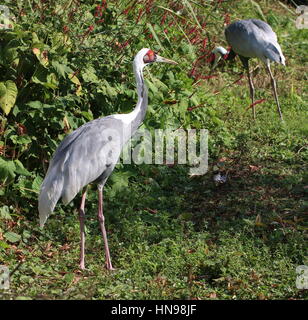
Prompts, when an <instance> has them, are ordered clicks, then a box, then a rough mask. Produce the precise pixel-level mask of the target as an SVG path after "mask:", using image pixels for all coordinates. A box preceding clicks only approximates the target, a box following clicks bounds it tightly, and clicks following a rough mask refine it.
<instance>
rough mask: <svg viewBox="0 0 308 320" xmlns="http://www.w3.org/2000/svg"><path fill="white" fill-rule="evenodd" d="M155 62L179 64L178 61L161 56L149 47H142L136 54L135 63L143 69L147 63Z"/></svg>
mask: <svg viewBox="0 0 308 320" xmlns="http://www.w3.org/2000/svg"><path fill="white" fill-rule="evenodd" d="M154 62H163V63H170V64H177V62H175V61H173V60H170V59H167V58H164V57H161V56H159V55H158V54H157V53H155V52H154V51H153V50H151V49H148V48H143V49H141V50H140V51H139V52H138V53H137V54H136V56H135V59H134V65H135V66H136V67H139V68H141V69H143V68H144V67H145V66H146V65H148V64H151V63H154Z"/></svg>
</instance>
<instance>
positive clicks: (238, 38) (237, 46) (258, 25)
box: [213, 19, 285, 120]
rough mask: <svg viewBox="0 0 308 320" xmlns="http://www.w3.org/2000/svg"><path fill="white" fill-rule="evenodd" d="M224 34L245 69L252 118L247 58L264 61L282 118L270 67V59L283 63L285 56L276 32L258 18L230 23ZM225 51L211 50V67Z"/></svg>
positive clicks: (218, 48) (254, 115) (221, 48)
mask: <svg viewBox="0 0 308 320" xmlns="http://www.w3.org/2000/svg"><path fill="white" fill-rule="evenodd" d="M225 36H226V39H227V42H228V44H229V45H230V46H231V50H233V51H234V52H235V53H236V54H238V55H239V57H240V59H241V61H242V63H243V65H244V68H245V69H246V70H247V76H248V82H249V87H250V97H251V101H252V112H253V118H254V119H255V118H256V111H255V105H254V85H253V82H252V77H251V74H250V71H249V59H250V58H258V59H260V60H261V61H263V62H264V64H265V66H266V69H267V71H268V73H269V75H270V78H271V84H272V88H273V92H274V96H275V100H276V104H277V111H278V113H279V117H280V119H281V120H283V117H282V112H281V108H280V104H279V100H278V95H277V88H276V82H275V79H274V77H273V74H272V71H271V68H270V62H271V61H275V62H278V63H281V64H282V65H285V57H284V56H283V54H282V51H281V48H280V45H279V43H278V41H277V35H276V33H275V32H274V31H273V30H272V28H271V27H270V26H269V25H268V24H267V23H266V22H264V21H261V20H258V19H248V20H240V21H236V22H233V23H231V24H230V25H229V26H228V27H227V28H226V29H225ZM226 53H227V50H226V49H224V48H223V47H217V48H215V49H214V50H213V54H214V55H215V60H214V66H213V68H215V67H216V65H217V63H218V61H219V60H220V59H221V58H222V56H224V55H226Z"/></svg>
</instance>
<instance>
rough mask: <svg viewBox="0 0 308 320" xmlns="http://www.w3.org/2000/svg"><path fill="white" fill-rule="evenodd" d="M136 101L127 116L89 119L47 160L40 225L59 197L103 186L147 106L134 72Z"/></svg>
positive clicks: (64, 198) (65, 199)
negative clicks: (90, 187) (87, 188)
mask: <svg viewBox="0 0 308 320" xmlns="http://www.w3.org/2000/svg"><path fill="white" fill-rule="evenodd" d="M135 76H136V79H137V91H138V93H139V99H138V102H137V106H136V108H135V109H134V111H132V112H131V113H129V114H117V115H110V116H107V117H104V118H99V119H95V120H92V121H90V122H88V123H86V124H84V125H83V126H81V127H79V128H78V129H76V130H75V131H73V132H72V133H71V134H69V135H68V136H66V137H65V139H64V140H63V141H62V142H61V143H60V145H59V146H58V148H57V150H56V152H55V153H54V155H53V157H52V160H51V161H50V164H49V168H48V171H47V173H46V177H45V179H44V181H43V183H42V186H41V190H40V195H39V205H38V209H39V213H40V225H41V226H43V225H44V224H45V222H46V220H47V218H48V217H49V215H50V214H51V213H52V212H53V210H54V208H55V206H56V204H57V202H58V201H59V199H60V198H62V202H63V203H64V204H67V203H69V202H70V201H71V200H72V199H73V198H74V197H75V196H76V194H77V193H78V192H79V191H81V190H82V188H83V187H85V186H86V185H88V184H89V183H92V182H95V183H97V184H98V185H100V186H101V187H103V186H104V184H105V182H106V181H107V179H108V177H109V176H110V174H111V173H112V171H113V169H114V167H115V165H116V163H117V161H118V159H119V157H120V154H121V150H122V148H123V146H124V144H125V143H126V142H127V141H128V140H129V139H130V138H131V136H132V135H133V134H134V133H135V131H136V130H137V129H138V127H139V126H140V124H141V123H142V121H143V119H144V117H145V114H146V109H147V105H148V93H147V88H146V86H144V85H143V76H142V74H141V73H138V72H136V70H135Z"/></svg>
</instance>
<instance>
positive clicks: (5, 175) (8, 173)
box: [0, 158, 16, 182]
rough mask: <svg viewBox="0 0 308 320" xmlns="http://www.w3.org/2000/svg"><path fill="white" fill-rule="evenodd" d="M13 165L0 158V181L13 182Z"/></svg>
mask: <svg viewBox="0 0 308 320" xmlns="http://www.w3.org/2000/svg"><path fill="white" fill-rule="evenodd" d="M15 169H16V166H15V163H14V162H13V161H10V160H4V159H3V158H0V181H4V182H6V181H7V180H8V181H10V180H13V179H14V177H15V173H14V172H15Z"/></svg>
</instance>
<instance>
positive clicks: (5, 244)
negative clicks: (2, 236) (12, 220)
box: [0, 240, 10, 249]
mask: <svg viewBox="0 0 308 320" xmlns="http://www.w3.org/2000/svg"><path fill="white" fill-rule="evenodd" d="M0 247H2V248H4V249H7V248H9V247H10V246H9V245H8V244H7V243H6V242H4V241H1V240H0Z"/></svg>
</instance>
